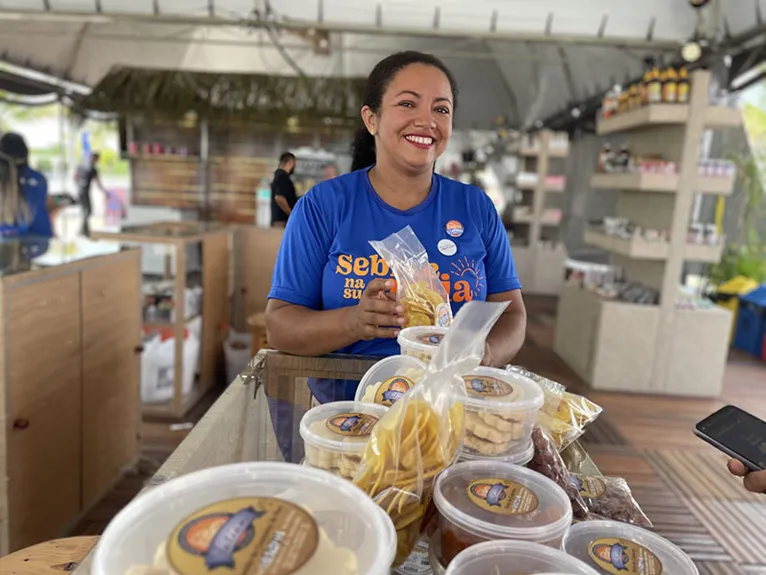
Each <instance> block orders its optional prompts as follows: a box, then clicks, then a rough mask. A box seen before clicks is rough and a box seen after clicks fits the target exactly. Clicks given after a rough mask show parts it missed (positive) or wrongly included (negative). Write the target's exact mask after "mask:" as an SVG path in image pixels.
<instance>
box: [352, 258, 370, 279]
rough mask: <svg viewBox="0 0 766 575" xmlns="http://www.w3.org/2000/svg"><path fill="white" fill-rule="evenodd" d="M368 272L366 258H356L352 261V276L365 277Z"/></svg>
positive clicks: (368, 264)
mask: <svg viewBox="0 0 766 575" xmlns="http://www.w3.org/2000/svg"><path fill="white" fill-rule="evenodd" d="M369 272H370V262H369V260H368V259H367V258H356V260H354V274H356V275H358V276H366V275H367V274H368V273H369Z"/></svg>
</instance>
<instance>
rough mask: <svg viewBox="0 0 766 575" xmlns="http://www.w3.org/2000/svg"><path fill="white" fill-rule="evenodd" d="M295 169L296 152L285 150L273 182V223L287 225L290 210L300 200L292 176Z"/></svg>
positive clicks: (276, 225) (280, 225) (277, 225)
mask: <svg viewBox="0 0 766 575" xmlns="http://www.w3.org/2000/svg"><path fill="white" fill-rule="evenodd" d="M294 171H295V154H292V153H290V152H285V153H284V154H282V155H281V156H280V157H279V167H278V168H277V171H276V172H274V179H273V180H272V182H271V225H272V227H280V228H283V227H285V224H287V218H289V217H290V212H292V211H293V208H294V207H295V202H297V201H298V196H297V195H296V193H295V186H293V181H292V180H291V179H290V176H291V175H292V173H293V172H294Z"/></svg>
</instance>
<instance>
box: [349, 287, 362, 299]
mask: <svg viewBox="0 0 766 575" xmlns="http://www.w3.org/2000/svg"><path fill="white" fill-rule="evenodd" d="M351 298H352V299H362V290H360V289H355V290H351Z"/></svg>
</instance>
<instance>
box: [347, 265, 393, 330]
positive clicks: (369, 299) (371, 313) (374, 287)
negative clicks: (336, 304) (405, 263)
mask: <svg viewBox="0 0 766 575" xmlns="http://www.w3.org/2000/svg"><path fill="white" fill-rule="evenodd" d="M393 287H394V281H393V280H390V279H389V280H386V279H374V280H372V281H371V282H370V283H368V284H367V288H366V289H365V290H364V293H363V294H362V299H360V300H359V303H358V304H357V305H355V306H352V307H350V308H348V309H349V329H350V331H351V333H353V334H355V336H356V338H357V340H371V339H375V338H384V339H391V338H394V337H396V336H397V335H399V331H400V330H401V329H402V326H403V325H404V322H405V321H406V320H405V318H404V315H403V314H404V307H403V306H402V305H401V304H399V303H398V302H397V301H396V299H395V298H394V296H393V295H392V294H390V293H388V292H387V291H386V290H390V289H393Z"/></svg>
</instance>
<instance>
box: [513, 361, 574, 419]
mask: <svg viewBox="0 0 766 575" xmlns="http://www.w3.org/2000/svg"><path fill="white" fill-rule="evenodd" d="M508 371H511V372H513V373H518V374H519V375H521V376H524V377H526V378H527V379H531V380H532V381H534V382H536V383H537V384H538V385H539V386H540V387H541V388H542V390H543V396H544V397H545V403H543V407H542V409H541V411H543V412H545V413H556V411H557V410H558V408H559V404H560V403H561V398H562V396H563V395H564V392H565V391H566V388H565V387H564V386H563V385H561V384H560V383H557V382H555V381H553V380H552V379H548V378H547V377H543V376H542V375H538V374H536V373H535V372H533V371H529V370H527V369H524V368H523V367H519V366H518V365H511V366H509V367H508Z"/></svg>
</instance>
